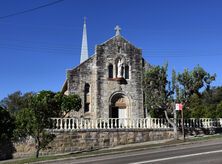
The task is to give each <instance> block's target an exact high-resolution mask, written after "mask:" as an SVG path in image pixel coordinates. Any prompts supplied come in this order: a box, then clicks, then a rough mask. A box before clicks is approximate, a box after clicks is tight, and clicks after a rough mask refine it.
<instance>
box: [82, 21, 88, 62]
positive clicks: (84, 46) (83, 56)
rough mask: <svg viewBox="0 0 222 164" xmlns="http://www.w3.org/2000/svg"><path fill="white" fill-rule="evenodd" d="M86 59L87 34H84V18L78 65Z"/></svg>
mask: <svg viewBox="0 0 222 164" xmlns="http://www.w3.org/2000/svg"><path fill="white" fill-rule="evenodd" d="M88 58H89V55H88V44H87V32H86V17H84V25H83V34H82V48H81V59H80V63H82V62H84V61H85V60H87V59H88Z"/></svg>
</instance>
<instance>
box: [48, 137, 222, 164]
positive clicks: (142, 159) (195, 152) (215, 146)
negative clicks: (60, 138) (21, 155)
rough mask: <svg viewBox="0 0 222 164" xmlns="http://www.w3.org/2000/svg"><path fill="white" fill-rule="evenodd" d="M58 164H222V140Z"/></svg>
mask: <svg viewBox="0 0 222 164" xmlns="http://www.w3.org/2000/svg"><path fill="white" fill-rule="evenodd" d="M47 163H56V164H64V163H66V164H77V163H78V164H83V163H84V164H145V163H152V164H208V163H210V164H222V139H217V140H214V141H205V142H201V143H195V144H189V145H177V146H170V147H163V148H154V149H149V150H141V151H135V152H125V153H120V154H114V155H112V154H111V155H105V156H97V157H90V158H82V159H75V158H72V159H65V160H59V161H52V162H49V161H48V162H47Z"/></svg>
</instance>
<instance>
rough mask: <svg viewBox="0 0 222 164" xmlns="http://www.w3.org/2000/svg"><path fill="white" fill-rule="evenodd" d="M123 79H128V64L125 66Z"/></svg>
mask: <svg viewBox="0 0 222 164" xmlns="http://www.w3.org/2000/svg"><path fill="white" fill-rule="evenodd" d="M125 79H129V66H128V65H126V66H125Z"/></svg>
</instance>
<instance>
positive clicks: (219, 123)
mask: <svg viewBox="0 0 222 164" xmlns="http://www.w3.org/2000/svg"><path fill="white" fill-rule="evenodd" d="M177 126H181V120H178V124H177ZM184 127H186V128H221V127H222V118H189V119H184Z"/></svg>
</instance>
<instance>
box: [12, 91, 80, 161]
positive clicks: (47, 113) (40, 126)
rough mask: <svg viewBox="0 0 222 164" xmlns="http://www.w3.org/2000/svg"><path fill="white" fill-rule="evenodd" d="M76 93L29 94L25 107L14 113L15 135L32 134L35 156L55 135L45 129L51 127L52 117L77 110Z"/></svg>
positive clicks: (78, 103)
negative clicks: (68, 94) (66, 94)
mask: <svg viewBox="0 0 222 164" xmlns="http://www.w3.org/2000/svg"><path fill="white" fill-rule="evenodd" d="M79 100H80V98H79V97H78V96H77V95H70V96H65V95H62V94H60V93H58V94H56V93H54V92H51V91H41V92H39V93H38V94H35V95H32V96H30V100H29V105H28V107H27V108H24V109H22V110H20V111H19V112H18V113H17V115H16V131H15V136H18V137H22V138H24V137H26V136H32V137H33V138H34V139H35V144H36V158H38V157H39V152H40V150H41V149H44V148H45V147H46V146H47V145H48V144H49V143H50V142H51V141H52V140H53V139H54V137H55V135H54V134H52V133H50V132H49V131H48V130H47V129H50V128H51V125H52V122H51V118H52V117H60V116H61V115H62V114H63V113H64V112H69V111H71V110H73V109H74V110H79V109H80V107H81V105H80V104H81V101H79ZM72 103H73V104H72Z"/></svg>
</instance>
